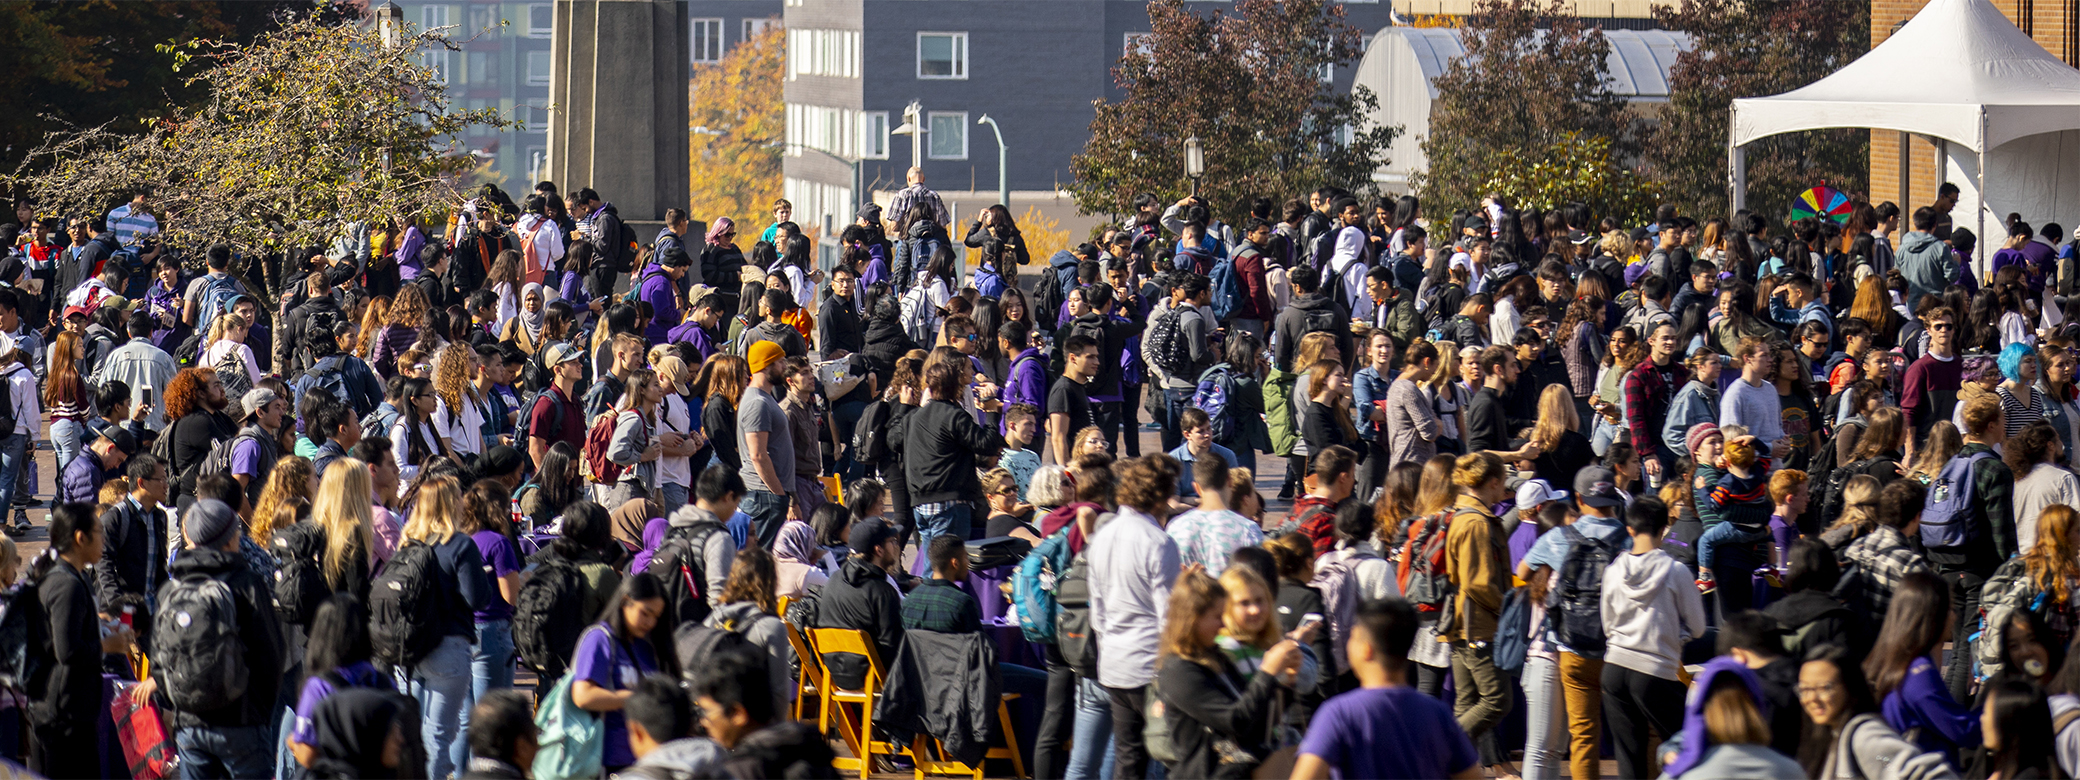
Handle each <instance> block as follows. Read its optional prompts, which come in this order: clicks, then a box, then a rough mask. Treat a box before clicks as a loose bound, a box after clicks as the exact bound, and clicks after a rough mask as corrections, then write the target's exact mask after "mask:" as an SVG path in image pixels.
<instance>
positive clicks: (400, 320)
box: [368, 284, 429, 339]
mask: <svg viewBox="0 0 2080 780" xmlns="http://www.w3.org/2000/svg"><path fill="white" fill-rule="evenodd" d="M428 306H429V304H428V303H427V301H426V291H424V290H421V289H419V285H416V284H407V285H405V286H403V287H400V288H398V290H397V298H396V300H393V301H391V302H390V318H389V319H388V320H385V321H384V322H383V324H385V325H389V326H393V327H399V328H411V329H412V330H418V329H419V326H421V325H424V324H426V309H427V308H428ZM368 337H369V338H370V339H374V338H375V337H376V334H373V333H371V334H368Z"/></svg>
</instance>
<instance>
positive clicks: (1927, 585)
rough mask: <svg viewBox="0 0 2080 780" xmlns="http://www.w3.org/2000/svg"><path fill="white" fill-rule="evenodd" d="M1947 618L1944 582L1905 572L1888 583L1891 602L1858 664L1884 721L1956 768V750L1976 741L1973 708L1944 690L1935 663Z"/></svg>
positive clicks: (1947, 628) (1976, 716) (1947, 631)
mask: <svg viewBox="0 0 2080 780" xmlns="http://www.w3.org/2000/svg"><path fill="white" fill-rule="evenodd" d="M1950 621H1951V614H1950V589H1949V587H1948V586H1947V585H1945V584H1944V583H1943V581H1942V580H1941V579H1938V578H1937V577H1936V575H1934V574H1933V573H1930V572H1926V571H1917V572H1914V573H1912V574H1908V575H1907V576H1905V577H1904V578H1901V579H1900V582H1899V585H1897V586H1895V587H1894V588H1893V591H1892V606H1891V607H1889V608H1887V609H1886V611H1885V622H1884V623H1883V624H1882V626H1881V627H1880V628H1879V629H1878V642H1877V645H1876V646H1874V647H1872V648H1871V654H1870V657H1869V658H1868V659H1865V660H1864V662H1863V670H1864V673H1865V674H1868V675H1870V678H1871V692H1872V693H1873V694H1875V695H1877V696H1878V697H1879V699H1880V704H1879V709H1880V710H1881V711H1882V712H1883V713H1884V714H1885V724H1886V725H1888V726H1891V727H1892V729H1893V730H1894V731H1897V732H1899V733H1901V734H1914V735H1915V738H1914V743H1915V745H1916V746H1917V747H1919V748H1921V749H1922V750H1923V751H1929V752H1941V753H1942V754H1943V755H1944V756H1946V757H1948V758H1949V760H1950V765H1951V766H1952V767H1954V768H1957V769H1959V770H1960V771H1962V769H1963V767H1964V765H1963V764H1962V763H1960V762H1959V761H1958V755H1959V752H1960V751H1962V750H1969V749H1972V748H1976V747H1978V746H1979V742H1980V734H1979V714H1978V713H1976V712H1973V711H1972V710H1971V708H1969V707H1966V706H1964V705H1962V704H1959V703H1957V699H1956V698H1954V697H1952V696H1951V695H1950V688H1949V687H1948V686H1947V685H1945V684H1944V683H1943V672H1942V669H1941V668H1939V667H1938V666H1937V665H1936V663H1935V658H1934V656H1935V653H1936V651H1937V650H1938V649H1939V648H1941V647H1942V646H1943V640H1945V639H1947V638H1949V636H1950ZM1917 730H1918V731H1917Z"/></svg>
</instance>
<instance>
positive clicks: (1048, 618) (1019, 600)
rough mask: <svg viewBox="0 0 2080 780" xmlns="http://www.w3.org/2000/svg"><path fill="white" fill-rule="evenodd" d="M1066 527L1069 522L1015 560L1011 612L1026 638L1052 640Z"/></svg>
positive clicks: (1064, 565) (1064, 563)
mask: <svg viewBox="0 0 2080 780" xmlns="http://www.w3.org/2000/svg"><path fill="white" fill-rule="evenodd" d="M1070 527H1073V524H1072V526H1064V527H1063V528H1062V530H1060V531H1056V532H1055V534H1054V535H1053V536H1049V537H1047V538H1046V539H1045V540H1042V541H1041V542H1040V544H1039V546H1037V547H1034V548H1033V551H1032V552H1029V553H1026V559H1025V560H1023V561H1020V562H1019V564H1018V571H1017V573H1015V574H1013V575H1012V578H1011V607H1012V613H1013V614H1014V615H1015V616H1016V617H1017V619H1018V628H1019V630H1021V631H1024V632H1025V635H1026V641H1029V642H1039V643H1042V644H1050V645H1051V644H1054V643H1055V614H1056V613H1057V612H1058V611H1059V610H1060V605H1059V603H1058V602H1057V601H1056V599H1055V586H1056V584H1057V582H1058V581H1059V580H1060V579H1061V576H1062V573H1063V572H1066V571H1068V570H1069V559H1070V555H1069V528H1070Z"/></svg>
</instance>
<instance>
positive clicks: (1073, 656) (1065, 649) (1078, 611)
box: [1054, 554, 1098, 680]
mask: <svg viewBox="0 0 2080 780" xmlns="http://www.w3.org/2000/svg"><path fill="white" fill-rule="evenodd" d="M1090 573H1091V567H1090V564H1089V563H1088V562H1086V561H1085V560H1084V557H1083V556H1082V555H1081V554H1079V555H1077V556H1076V557H1075V558H1072V559H1070V561H1069V568H1068V569H1067V570H1066V571H1063V572H1062V576H1061V579H1059V580H1057V581H1056V582H1055V586H1054V587H1055V591H1054V600H1055V618H1054V624H1055V634H1054V636H1055V648H1056V649H1059V650H1061V651H1062V663H1064V664H1067V665H1068V666H1069V668H1070V669H1073V670H1075V671H1076V674H1077V675H1079V676H1081V677H1083V678H1085V679H1090V680H1095V679H1098V636H1097V631H1096V629H1095V628H1093V627H1092V626H1091V584H1090Z"/></svg>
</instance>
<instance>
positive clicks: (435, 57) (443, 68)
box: [419, 4, 455, 84]
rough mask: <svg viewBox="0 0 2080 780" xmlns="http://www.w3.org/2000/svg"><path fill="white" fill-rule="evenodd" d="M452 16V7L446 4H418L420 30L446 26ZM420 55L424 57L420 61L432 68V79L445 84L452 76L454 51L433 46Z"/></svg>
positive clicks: (453, 73)
mask: <svg viewBox="0 0 2080 780" xmlns="http://www.w3.org/2000/svg"><path fill="white" fill-rule="evenodd" d="M453 17H454V9H453V8H451V7H449V6H447V5H442V4H432V5H422V6H419V28H420V29H422V30H436V29H439V28H442V27H446V26H448V25H449V24H452V22H451V21H450V20H451V19H452V18H453ZM422 56H423V57H424V58H425V59H424V60H422V61H423V62H425V63H426V67H428V68H432V69H433V79H434V80H435V81H438V82H440V83H442V84H446V83H448V82H449V81H450V80H452V79H453V78H454V76H455V53H454V52H451V51H448V50H446V49H441V48H434V49H432V50H430V51H427V52H426V53H425V54H423V55H422Z"/></svg>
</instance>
